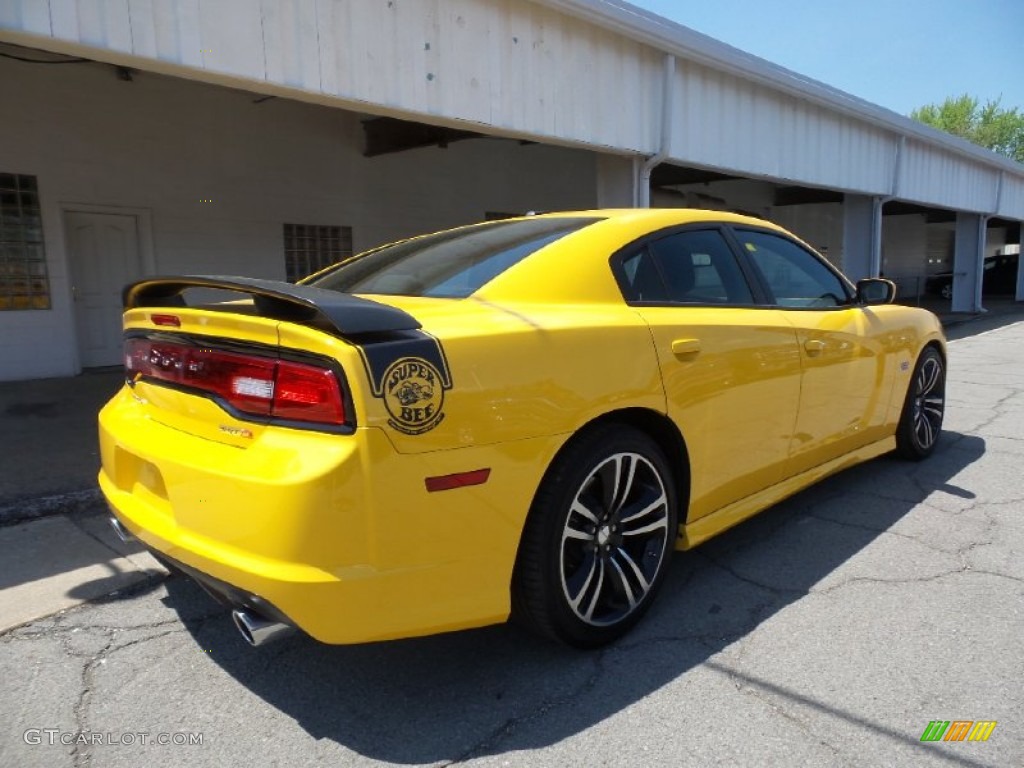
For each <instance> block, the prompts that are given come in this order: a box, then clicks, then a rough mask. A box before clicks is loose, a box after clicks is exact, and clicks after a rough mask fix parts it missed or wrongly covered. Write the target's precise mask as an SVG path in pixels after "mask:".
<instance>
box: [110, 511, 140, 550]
mask: <svg viewBox="0 0 1024 768" xmlns="http://www.w3.org/2000/svg"><path fill="white" fill-rule="evenodd" d="M110 527H111V528H113V529H114V533H116V534H117V538H119V539H120V540H121V541H123V542H125V543H126V544H127V543H129V542H132V541H134V540H135V537H134V536H132V535H131V534H130V533H129V532H128V529H127V528H125V527H124V524H123V523H122V522H121V521H120V520H118V519H117V518H116V517H111V518H110Z"/></svg>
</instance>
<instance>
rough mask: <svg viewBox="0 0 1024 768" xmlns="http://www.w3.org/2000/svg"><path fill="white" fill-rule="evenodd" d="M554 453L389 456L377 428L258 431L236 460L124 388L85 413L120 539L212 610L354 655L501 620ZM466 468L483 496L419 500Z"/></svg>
mask: <svg viewBox="0 0 1024 768" xmlns="http://www.w3.org/2000/svg"><path fill="white" fill-rule="evenodd" d="M183 397H186V396H184V395H183ZM560 443H561V441H560V439H557V438H550V439H549V438H546V439H544V440H537V441H519V442H517V443H516V444H515V445H513V446H511V447H502V446H495V447H486V448H464V449H457V450H452V451H438V452H434V453H426V454H416V455H401V454H397V453H396V452H395V451H394V449H393V447H392V445H391V443H390V441H389V440H388V438H387V436H386V435H385V434H384V433H383V431H381V430H379V429H373V428H367V429H359V430H356V433H355V434H353V435H327V434H321V433H316V432H307V431H302V430H291V429H285V428H268V429H266V430H264V431H262V432H261V433H260V434H259V435H258V437H256V438H255V439H254V440H253V441H252V444H251V446H248V447H238V446H237V445H230V444H226V443H219V442H216V441H212V440H209V439H205V438H201V437H196V436H194V435H190V434H187V433H185V432H183V431H181V430H179V429H175V428H172V427H169V426H166V425H164V424H161V423H159V421H157V420H156V419H155V418H153V416H152V414H151V413H150V412H149V410H147V408H146V407H145V406H144V404H141V403H139V402H138V401H137V400H136V399H135V398H134V397H133V395H132V394H131V392H130V391H129V390H125V391H122V392H121V393H120V394H119V395H117V396H116V397H115V398H114V399H113V400H112V401H111V402H110V403H108V404H107V406H106V407H105V408H104V409H103V411H102V412H101V414H100V447H101V455H102V461H103V467H102V469H101V471H100V475H99V483H100V487H101V489H102V491H103V493H104V495H105V496H106V498H107V501H108V502H109V504H110V506H111V508H112V509H113V511H114V513H115V515H116V517H117V518H118V520H119V521H120V522H121V523H122V525H123V526H124V527H125V528H126V529H127V530H128V532H129V533H131V535H133V536H135V537H136V538H138V539H139V540H140V541H142V543H143V544H145V545H146V546H147V547H149V548H150V549H152V550H154V551H155V552H157V553H158V554H161V555H163V556H164V557H165V558H169V559H170V560H171V561H173V562H174V563H175V564H178V565H180V566H181V567H182V570H184V571H185V572H186V573H189V574H190V575H192V576H193V577H194V578H196V579H197V580H198V581H200V583H203V581H204V578H205V580H206V586H208V587H209V586H211V585H214V586H215V587H216V588H215V589H213V590H212V591H213V592H214V593H219V594H221V595H222V596H225V597H227V602H229V603H232V604H236V605H237V604H238V603H239V602H240V603H241V605H246V602H245V600H247V599H250V598H251V597H252V596H256V597H257V598H259V599H260V600H262V601H264V602H265V603H267V604H269V605H271V606H273V607H274V608H275V609H276V610H277V612H278V613H279V614H280V616H279V618H281V619H284V620H286V621H287V622H288V623H290V624H293V625H294V626H296V627H298V628H299V629H302V630H303V631H305V632H307V633H308V634H310V635H311V636H313V637H314V638H316V639H318V640H321V641H323V642H328V643H357V642H367V641H372V640H383V639H391V638H397V637H408V636H414V635H423V634H432V633H435V632H441V631H447V630H454V629H463V628H467V627H474V626H483V625H486V624H492V623H497V622H501V621H504V620H505V619H506V618H507V616H508V612H509V584H510V580H511V573H512V566H513V563H514V559H515V552H516V548H517V546H518V542H519V535H520V532H521V529H522V524H523V522H524V520H525V516H526V512H527V510H528V507H529V501H530V499H532V496H533V493H532V490H533V489H535V488H536V486H537V484H538V483H539V481H540V475H541V471H542V469H543V467H545V466H547V461H548V460H550V457H551V455H553V453H554V451H555V450H557V447H558V445H560ZM481 467H490V468H491V469H492V472H491V477H490V480H489V481H488V483H486V484H485V485H481V486H473V487H466V488H457V489H453V490H449V491H444V492H440V493H428V492H427V491H426V488H425V484H424V479H425V478H426V477H428V476H432V475H444V474H450V473H455V472H463V471H468V470H473V469H478V468H481ZM248 607H252V608H258V607H259V606H253V605H249V606H248ZM261 610H263V609H262V608H261ZM264 612H265V610H264Z"/></svg>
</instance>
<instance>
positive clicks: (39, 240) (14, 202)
mask: <svg viewBox="0 0 1024 768" xmlns="http://www.w3.org/2000/svg"><path fill="white" fill-rule="evenodd" d="M49 308H50V281H49V279H48V278H47V275H46V251H45V249H44V248H43V219H42V216H41V215H40V212H39V189H38V187H37V185H36V177H35V176H23V175H20V174H16V173H0V311H3V310H14V309H49Z"/></svg>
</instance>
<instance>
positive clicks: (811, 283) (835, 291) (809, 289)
mask: <svg viewBox="0 0 1024 768" xmlns="http://www.w3.org/2000/svg"><path fill="white" fill-rule="evenodd" d="M736 237H737V238H738V239H739V241H740V243H741V244H742V246H743V247H744V248H745V249H746V250H747V253H748V254H749V255H750V258H751V260H752V261H753V262H754V264H755V265H756V266H757V268H758V269H759V270H760V272H761V274H762V275H763V276H764V279H765V281H766V282H767V283H768V287H769V288H770V289H771V292H772V294H773V296H774V297H775V303H776V304H777V305H779V306H782V307H814V308H822V307H837V306H842V305H845V304H849V302H850V294H849V291H847V289H846V286H845V284H844V283H843V281H842V280H840V279H839V277H838V276H836V274H835V273H834V272H833V271H832V270H830V269H829V268H828V267H826V266H825V265H824V264H823V263H822V262H821V260H820V259H819V258H818V257H816V256H814V255H813V254H812V253H810V252H809V251H807V250H806V249H804V248H802V247H800V246H799V245H797V244H796V243H794V242H793V241H792V240H788V239H786V238H784V237H780V236H779V235H772V234H768V233H766V232H755V231H751V230H742V229H739V230H736Z"/></svg>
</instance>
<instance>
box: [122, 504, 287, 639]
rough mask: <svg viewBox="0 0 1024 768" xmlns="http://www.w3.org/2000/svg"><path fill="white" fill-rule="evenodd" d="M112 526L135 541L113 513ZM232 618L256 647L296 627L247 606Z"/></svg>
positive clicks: (237, 611)
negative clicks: (272, 619) (269, 617)
mask: <svg viewBox="0 0 1024 768" xmlns="http://www.w3.org/2000/svg"><path fill="white" fill-rule="evenodd" d="M110 527H111V528H113V529H114V533H116V534H117V538H119V539H120V540H121V541H124V542H132V541H135V537H134V536H132V535H131V533H129V531H128V529H127V528H125V526H124V524H123V523H122V522H121V521H120V520H118V519H117V518H116V517H114V516H113V515H111V517H110ZM201 586H202V585H201ZM204 588H205V587H204ZM231 620H232V621H233V622H234V623H235V628H236V629H238V633H239V634H240V635H241V636H242V639H243V640H245V642H246V643H248V644H249V645H251V646H252V647H254V648H255V647H257V646H261V645H266V644H267V643H270V642H272V641H274V640H278V639H280V638H282V637H287V636H288V635H290V634H291V633H292V632H294V631H295V629H294V627H290V626H288V625H287V624H283V623H281V622H280V621H271V620H270V619H267V618H265V617H263V616H261V615H260V614H258V613H256V612H255V611H251V610H248V609H246V608H236V609H235V610H233V611H232V612H231Z"/></svg>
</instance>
